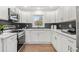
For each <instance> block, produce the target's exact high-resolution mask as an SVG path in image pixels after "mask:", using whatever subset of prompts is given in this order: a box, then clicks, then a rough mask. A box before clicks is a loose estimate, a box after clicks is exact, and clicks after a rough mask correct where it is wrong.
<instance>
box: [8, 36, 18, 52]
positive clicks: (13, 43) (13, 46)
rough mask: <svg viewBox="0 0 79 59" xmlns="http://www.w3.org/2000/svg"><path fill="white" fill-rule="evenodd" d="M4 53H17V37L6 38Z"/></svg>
mask: <svg viewBox="0 0 79 59" xmlns="http://www.w3.org/2000/svg"><path fill="white" fill-rule="evenodd" d="M6 44H7V46H6V52H17V35H14V36H11V37H9V38H7V43H6Z"/></svg>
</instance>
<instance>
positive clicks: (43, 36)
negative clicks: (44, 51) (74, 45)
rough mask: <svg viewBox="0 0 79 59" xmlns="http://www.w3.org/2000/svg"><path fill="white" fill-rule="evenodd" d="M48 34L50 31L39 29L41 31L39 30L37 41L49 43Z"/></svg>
mask: <svg viewBox="0 0 79 59" xmlns="http://www.w3.org/2000/svg"><path fill="white" fill-rule="evenodd" d="M50 35H51V33H50V31H48V30H47V31H46V30H45V31H44V30H41V31H39V36H38V37H39V42H40V43H41V44H49V43H50V41H51V40H50V38H51V37H50Z"/></svg>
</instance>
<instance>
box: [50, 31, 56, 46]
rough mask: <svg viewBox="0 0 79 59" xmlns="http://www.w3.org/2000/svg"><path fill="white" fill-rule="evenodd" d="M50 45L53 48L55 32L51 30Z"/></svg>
mask: <svg viewBox="0 0 79 59" xmlns="http://www.w3.org/2000/svg"><path fill="white" fill-rule="evenodd" d="M51 43H52V45H53V46H55V45H54V44H55V31H53V30H51Z"/></svg>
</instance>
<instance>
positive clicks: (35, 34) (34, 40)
mask: <svg viewBox="0 0 79 59" xmlns="http://www.w3.org/2000/svg"><path fill="white" fill-rule="evenodd" d="M38 35H39V33H38V31H37V30H36V31H35V30H33V31H31V36H30V37H31V40H30V43H32V44H39V40H38Z"/></svg>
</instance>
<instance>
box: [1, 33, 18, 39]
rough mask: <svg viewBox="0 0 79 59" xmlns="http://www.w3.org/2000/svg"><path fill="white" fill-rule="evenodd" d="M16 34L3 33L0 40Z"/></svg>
mask: <svg viewBox="0 0 79 59" xmlns="http://www.w3.org/2000/svg"><path fill="white" fill-rule="evenodd" d="M16 34H17V33H3V34H0V39H4V38H7V37H10V36H13V35H16Z"/></svg>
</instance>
